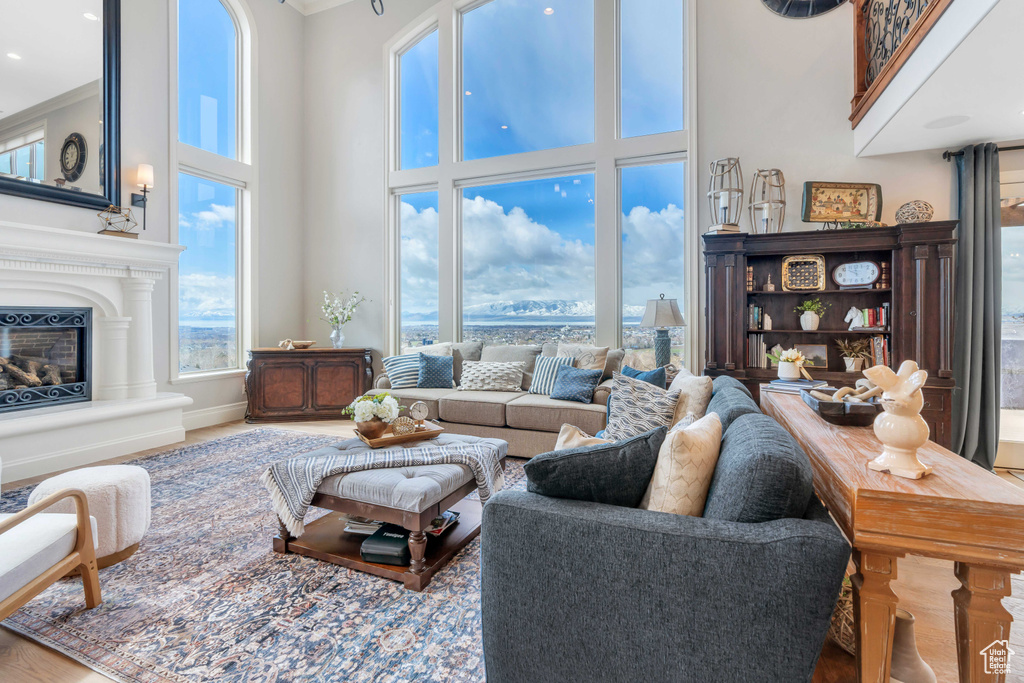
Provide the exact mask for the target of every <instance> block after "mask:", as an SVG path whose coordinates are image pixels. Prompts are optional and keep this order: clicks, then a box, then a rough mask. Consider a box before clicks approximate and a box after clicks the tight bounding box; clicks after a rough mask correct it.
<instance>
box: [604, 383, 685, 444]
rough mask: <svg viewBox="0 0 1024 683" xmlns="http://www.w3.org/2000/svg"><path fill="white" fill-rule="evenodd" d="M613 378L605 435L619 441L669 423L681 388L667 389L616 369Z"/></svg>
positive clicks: (674, 411)
mask: <svg viewBox="0 0 1024 683" xmlns="http://www.w3.org/2000/svg"><path fill="white" fill-rule="evenodd" d="M612 381H613V384H612V395H611V397H609V399H608V427H607V428H606V429H605V430H604V438H606V439H610V440H612V441H622V440H623V439H628V438H630V437H634V436H638V435H640V434H644V433H646V432H649V431H651V430H652V429H655V428H657V427H668V426H669V425H671V424H672V418H673V417H675V413H676V404H677V403H678V402H679V393H680V392H678V391H666V390H665V389H662V388H660V387H656V386H654V385H653V384H649V383H647V382H643V381H641V380H638V379H632V378H630V377H626V376H625V375H621V374H618V373H616V375H615V377H614V378H613V379H612Z"/></svg>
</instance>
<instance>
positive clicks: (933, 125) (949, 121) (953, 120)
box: [924, 114, 971, 130]
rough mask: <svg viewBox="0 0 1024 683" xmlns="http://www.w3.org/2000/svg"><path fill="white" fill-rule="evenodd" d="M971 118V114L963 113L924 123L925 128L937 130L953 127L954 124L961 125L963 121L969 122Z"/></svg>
mask: <svg viewBox="0 0 1024 683" xmlns="http://www.w3.org/2000/svg"><path fill="white" fill-rule="evenodd" d="M970 120H971V117H970V116H965V115H963V114H960V115H956V116H943V117H942V118H941V119H935V120H934V121H929V122H928V123H926V124H924V127H925V128H928V129H930V130H937V129H939V128H952V127H953V126H959V125H960V124H961V123H967V122H968V121H970Z"/></svg>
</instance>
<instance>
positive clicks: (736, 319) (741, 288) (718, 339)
mask: <svg viewBox="0 0 1024 683" xmlns="http://www.w3.org/2000/svg"><path fill="white" fill-rule="evenodd" d="M956 225H957V223H956V221H935V222H930V223H917V224H907V225H898V226H893V227H885V228H864V229H859V230H811V231H804V232H784V233H779V234H774V235H752V234H747V233H730V234H723V235H705V236H704V258H705V269H706V270H705V274H706V278H707V279H706V283H705V286H706V291H707V308H706V310H705V315H706V316H707V326H706V330H707V335H706V345H705V369H704V371H705V374H708V375H712V376H717V375H731V376H733V377H736V378H737V379H739V380H740V381H742V382H743V383H744V384H745V385H746V386H747V387H748V388H749V389H750V390H751V392H752V393H753V394H754V397H755V399H756V398H757V397H758V395H759V387H760V385H761V384H763V383H765V382H768V381H770V380H772V379H775V378H776V377H777V374H776V371H775V370H774V369H766V368H761V367H754V366H751V367H748V366H747V360H748V356H747V352H748V340H749V339H751V338H752V335H758V334H763V335H765V343H766V345H767V347H768V349H771V348H772V347H773V346H775V345H776V344H778V345H780V346H782V347H783V348H792V347H793V346H794V345H797V344H808V345H815V346H826V348H827V364H826V367H824V368H809V369H808V370H809V372H810V373H811V375H812V376H813V377H814V378H815V379H824V380H827V381H828V382H829V383H830V384H832V385H833V386H852V385H853V384H854V382H856V380H857V379H860V378H861V377H863V375H862V374H861V373H860V372H845V371H844V364H843V360H842V357H841V355H840V352H839V349H838V347H837V346H836V340H838V339H844V338H865V337H874V336H879V335H880V336H882V337H884V338H885V339H886V340H887V341H888V342H889V355H890V365H891V366H892V367H893V368H894V369H896V368H898V367H899V365H900V363H902V362H903V361H904V360H908V359H909V360H914V361H916V362H917V364H918V365H919V366H920V367H921V368H923V369H925V370H927V371H928V383H927V385H926V386H925V388H924V394H925V407H924V410H922V413H921V414H922V416H923V417H924V418H925V420H927V421H928V423H929V426H930V427H931V430H932V439H933V440H934V441H936V442H937V443H939V444H940V445H943V446H947V447H948V446H949V442H950V407H951V402H952V401H951V398H952V390H953V370H952V345H953V260H952V259H953V248H954V245H955V244H956V238H955V237H954V236H953V235H954V230H955V229H956ZM804 254H820V255H822V256H823V257H824V259H825V280H826V282H825V289H823V290H820V291H812V292H790V291H783V290H782V260H783V259H784V258H785V257H786V256H795V255H804ZM854 261H875V262H876V263H879V264H881V263H888V264H889V274H890V286H888V287H885V288H878V289H868V288H862V289H840V288H838V287H837V285H836V284H835V282H834V281H833V280H832V272H833V270H834V269H835V267H836V266H838V265H840V264H844V263H851V262H854ZM747 266H751V267H752V269H753V276H754V282H753V289H752V290H751V291H747V282H746V271H747ZM769 275H770V276H771V281H772V283H773V284H774V285H775V287H776V289H775V291H771V292H765V291H762V288H763V287H764V284H765V283H766V282H767V280H768V276H769ZM813 298H820V299H821V300H822V302H823V303H825V304H826V305H827V306H828V308H827V309H826V311H825V313H824V314H823V315H822V316H821V322H820V326H819V329H817V330H804V329H801V327H800V322H799V315H798V314H797V313H796V312H795V311H794V308H795V307H796V306H797V305H798V304H799V303H800V302H801V301H804V300H805V299H813ZM751 304H755V305H757V306H760V307H761V308H762V309H763V312H764V313H765V314H767V315H769V316H771V318H772V325H773V329H771V330H758V329H752V328H750V326H749V324H748V323H749V321H748V317H747V316H748V306H749V305H751ZM883 304H888V305H889V320H888V322H889V325H888V327H887V328H885V329H882V330H850V329H847V328H848V324H847V323H845V322H844V318H845V317H846V313H847V311H848V310H849V309H850V308H851V307H854V306H856V307H857V308H860V309H864V308H879V307H881V306H882V305H883Z"/></svg>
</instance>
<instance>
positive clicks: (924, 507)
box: [761, 391, 1024, 683]
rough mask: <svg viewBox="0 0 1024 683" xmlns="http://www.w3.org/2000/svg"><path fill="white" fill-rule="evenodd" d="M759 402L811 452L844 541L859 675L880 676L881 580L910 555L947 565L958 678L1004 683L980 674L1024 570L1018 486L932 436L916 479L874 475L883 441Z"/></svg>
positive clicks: (886, 606) (1023, 501) (889, 614)
mask: <svg viewBox="0 0 1024 683" xmlns="http://www.w3.org/2000/svg"><path fill="white" fill-rule="evenodd" d="M761 408H762V410H764V412H765V413H766V414H767V415H770V416H771V417H773V418H774V419H775V420H777V421H778V422H779V424H781V425H782V426H783V427H785V428H786V430H787V431H789V433H790V434H792V435H793V437H794V438H795V439H796V440H797V441H798V442H799V443H800V445H801V446H802V447H803V449H804V451H805V452H806V453H807V455H808V456H809V457H810V460H811V466H812V467H813V469H814V490H815V492H816V493H817V494H818V497H819V498H821V500H822V502H823V503H824V504H825V506H826V507H827V508H828V509H829V512H831V513H832V516H833V518H835V520H836V523H837V524H838V525H839V527H840V528H841V529H842V531H843V533H844V534H845V535H846V538H847V539H848V540H849V541H850V544H851V545H852V546H853V560H854V563H855V565H856V567H857V573H856V574H855V575H854V577H853V597H854V618H855V620H856V622H857V671H858V676H859V680H860V681H862V683H864V682H867V681H871V682H873V683H874V682H879V683H888V681H889V668H890V664H891V658H892V637H893V624H894V622H895V616H896V604H897V601H898V598H897V597H896V594H895V593H893V591H892V589H891V588H890V586H889V584H890V582H891V581H893V580H895V579H896V562H897V559H898V558H900V557H903V556H905V555H907V554H910V555H923V556H926V557H935V558H940V559H944V560H952V561H953V562H954V563H955V569H954V572H955V574H956V577H957V578H958V579H959V580H960V584H961V588H958V589H957V590H955V591H953V605H954V610H955V620H956V641H957V642H956V648H957V661H958V664H959V668H960V681H961V683H968V682H971V683H980V682H981V681H986V682H987V681H999V682H1002V681H1004V680H1005V676H997V675H992V674H986V673H985V666H984V659H983V657H982V655H981V650H982V649H983V648H986V647H988V645H989V644H990V643H992V642H994V641H996V640H1008V639H1009V637H1010V623H1011V622H1012V621H1013V617H1012V616H1011V615H1010V613H1009V612H1008V611H1007V610H1006V609H1005V608H1004V607H1003V605H1002V599H1003V598H1004V597H1007V596H1009V595H1010V576H1011V575H1012V574H1016V573H1018V572H1020V571H1022V570H1024V491H1021V490H1020V489H1018V488H1017V487H1015V486H1013V485H1012V484H1010V483H1009V482H1007V481H1003V480H1002V479H1000V478H999V477H998V476H996V475H995V474H993V473H991V472H988V471H986V470H984V469H982V468H981V467H978V466H977V465H975V464H973V463H970V462H968V461H967V460H964V459H963V458H961V457H960V456H958V455H956V454H955V453H953V452H951V451H948V450H946V449H945V448H942V447H941V446H939V445H938V444H936V443H934V442H932V441H929V442H928V443H927V444H926V445H925V446H924V447H923V448H921V449H920V450H919V451H918V457H919V458H920V459H921V462H923V463H925V464H926V465H930V466H932V467H933V468H935V469H934V473H933V474H930V475H928V476H927V477H925V478H924V479H919V480H912V479H902V478H900V477H894V476H891V475H888V474H883V473H881V472H875V471H873V470H869V469H868V468H867V463H868V461H870V460H873V459H874V458H875V456H876V455H878V453H880V452H881V448H882V446H881V444H880V443H879V441H878V440H877V439H876V438H875V434H874V431H873V430H872V428H871V427H837V426H835V425H831V424H829V423H827V422H825V421H824V420H822V419H821V418H819V417H818V416H817V415H816V414H815V413H814V412H813V411H812V410H811V409H810V408H808V407H807V406H806V405H805V404H804V402H803V400H802V399H801V398H800V396H797V395H792V394H780V393H773V392H770V391H762V392H761ZM1011 664H1012V663H1011Z"/></svg>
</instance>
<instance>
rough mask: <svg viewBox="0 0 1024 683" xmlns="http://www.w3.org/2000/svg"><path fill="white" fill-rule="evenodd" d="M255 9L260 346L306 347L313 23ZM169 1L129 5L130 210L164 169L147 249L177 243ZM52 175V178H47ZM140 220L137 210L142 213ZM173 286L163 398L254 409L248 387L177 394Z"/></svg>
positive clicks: (82, 224) (125, 21)
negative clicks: (307, 46) (140, 188)
mask: <svg viewBox="0 0 1024 683" xmlns="http://www.w3.org/2000/svg"><path fill="white" fill-rule="evenodd" d="M240 1H241V2H248V4H249V6H250V8H251V11H252V14H253V16H254V19H255V24H256V26H255V35H256V44H257V46H258V56H257V59H258V68H259V88H258V92H257V95H258V102H257V109H258V112H257V114H258V124H259V128H260V130H259V133H260V137H259V145H260V149H259V153H260V161H261V164H260V169H259V172H260V183H259V184H260V196H259V204H258V209H257V210H258V223H259V226H260V234H259V236H258V239H259V243H258V247H259V255H258V261H257V263H256V267H255V272H256V273H257V277H258V283H257V288H258V292H259V302H258V307H257V312H256V314H257V320H258V327H257V343H258V344H259V345H270V344H275V345H276V343H277V341H278V340H279V339H283V338H285V337H297V336H299V331H300V330H301V327H302V316H301V314H300V312H299V302H300V301H301V298H302V288H301V280H300V279H301V272H302V258H303V253H302V247H301V243H302V240H303V234H304V231H303V229H302V227H303V223H304V215H303V201H302V182H303V177H302V176H303V172H302V171H303V164H302V139H303V138H302V109H303V105H304V101H303V97H304V95H303V79H302V45H303V35H304V24H305V20H304V18H303V16H302V15H301V14H300V13H299V12H298V11H296V10H295V9H294V8H292V7H291V6H290V5H282V4H280V3H278V2H277V0H240ZM167 3H168V0H147V2H131V1H130V0H122V3H121V50H122V60H121V84H122V88H121V92H122V95H121V167H122V171H123V177H122V181H123V182H122V188H121V203H122V204H125V205H128V204H129V201H130V194H131V192H132V191H135V190H137V188H136V187H135V184H134V181H135V170H134V169H135V168H136V166H137V165H138V164H139V163H149V164H152V165H153V167H154V174H155V187H154V190H153V192H152V193H151V194H150V198H149V209H148V215H147V230H146V232H145V233H142V235H141V237H140V239H143V240H156V241H163V242H166V241H168V236H169V234H170V233H169V220H170V215H169V204H168V197H167V193H166V188H167V186H168V179H169V177H170V173H172V172H174V171H173V170H172V169H171V168H169V156H168V150H169V148H170V145H171V143H172V142H174V140H173V139H172V138H171V137H170V135H169V130H168V118H167V115H168V106H169V105H168V101H169V83H168V78H169V77H168V48H169V44H168V41H169V39H170V31H169V27H168V4H167ZM47 175H48V176H49V175H50V172H49V171H48V172H47ZM136 211H137V210H136ZM0 220H7V221H14V222H19V223H29V224H35V225H44V226H50V227H57V228H67V229H72V230H84V231H96V230H98V229H99V227H100V226H99V222H98V221H99V219H98V218H96V211H95V210H89V209H79V208H73V207H67V206H61V205H59V204H51V203H47V202H40V201H34V200H29V199H22V198H17V197H10V196H7V195H2V194H0ZM170 296H171V293H170V292H169V291H168V287H167V280H163V281H161V282H160V283H158V284H157V288H156V292H155V293H154V315H153V317H154V321H155V329H154V344H155V349H154V352H155V357H156V363H157V365H156V373H157V382H158V385H159V390H160V391H177V392H181V393H184V394H187V395H189V396H191V397H192V398H193V399H194V400H195V403H194V405H193V409H195V410H204V409H209V408H213V407H216V406H221V405H226V404H236V403H238V402H240V401H243V400H244V393H243V391H242V380H241V378H240V377H234V378H229V379H221V380H216V381H203V382H195V383H185V384H177V385H174V386H172V385H170V384H169V383H168V378H169V374H170V364H169V348H170V347H169V344H170V324H169V314H168V310H169V301H170V299H169V297H170Z"/></svg>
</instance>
